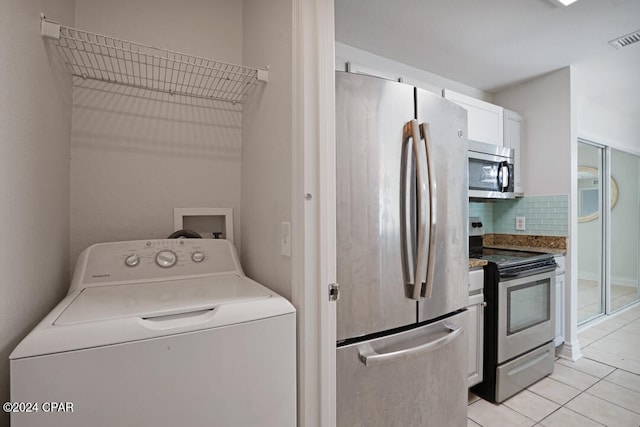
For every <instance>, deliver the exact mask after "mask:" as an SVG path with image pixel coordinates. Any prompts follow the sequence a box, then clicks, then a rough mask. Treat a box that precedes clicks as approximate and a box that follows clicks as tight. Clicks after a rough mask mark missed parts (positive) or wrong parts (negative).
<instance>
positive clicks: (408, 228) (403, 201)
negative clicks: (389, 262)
mask: <svg viewBox="0 0 640 427" xmlns="http://www.w3.org/2000/svg"><path fill="white" fill-rule="evenodd" d="M415 138H416V136H415V129H414V126H413V123H412V122H407V123H406V124H405V126H404V130H403V137H402V169H401V170H402V177H401V181H400V185H401V190H400V227H401V235H402V262H403V264H404V265H403V270H404V273H405V279H406V285H407V297H408V298H412V297H413V287H414V285H415V275H414V273H415V271H416V270H415V254H414V251H413V250H414V247H413V245H414V239H413V232H412V229H413V224H412V218H413V216H412V215H411V214H412V211H411V201H412V197H411V184H412V182H411V177H412V173H411V160H412V159H413V149H412V148H411V147H406V144H407V142H408V141H409V140H410V139H415Z"/></svg>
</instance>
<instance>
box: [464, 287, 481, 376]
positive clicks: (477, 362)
mask: <svg viewBox="0 0 640 427" xmlns="http://www.w3.org/2000/svg"><path fill="white" fill-rule="evenodd" d="M467 310H468V311H467V316H468V317H467V319H468V323H467V334H468V335H467V338H468V342H469V344H468V345H469V359H468V365H467V366H468V368H467V369H468V376H469V377H468V378H469V387H471V386H474V385H476V384H478V383H480V382H482V379H483V369H482V364H483V360H484V358H483V351H484V294H483V293H479V294H475V295H470V296H469V305H468V306H467Z"/></svg>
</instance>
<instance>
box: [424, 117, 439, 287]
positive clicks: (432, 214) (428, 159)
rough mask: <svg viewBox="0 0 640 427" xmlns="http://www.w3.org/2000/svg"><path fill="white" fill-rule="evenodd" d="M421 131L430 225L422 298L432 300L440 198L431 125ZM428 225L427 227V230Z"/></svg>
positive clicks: (425, 126) (426, 125) (426, 124)
mask: <svg viewBox="0 0 640 427" xmlns="http://www.w3.org/2000/svg"><path fill="white" fill-rule="evenodd" d="M420 131H421V134H422V137H423V138H424V148H425V152H424V155H425V164H426V166H427V177H428V182H429V224H428V233H427V235H428V238H427V239H428V251H429V252H428V255H427V277H426V280H425V283H426V284H425V289H424V293H423V294H422V296H423V297H424V298H431V292H432V290H433V278H434V275H435V266H436V262H435V260H436V247H435V246H436V227H437V225H438V221H437V219H438V215H437V206H438V197H437V193H436V178H435V171H434V164H433V156H432V155H431V134H430V133H429V124H428V123H422V124H421V125H420ZM426 227H427V225H425V228H426Z"/></svg>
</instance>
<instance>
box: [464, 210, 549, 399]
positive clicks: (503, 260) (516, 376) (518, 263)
mask: <svg viewBox="0 0 640 427" xmlns="http://www.w3.org/2000/svg"><path fill="white" fill-rule="evenodd" d="M469 229H470V233H469V234H470V237H469V248H470V257H471V258H478V259H485V260H487V261H488V262H489V263H488V265H487V266H486V267H485V279H484V295H485V300H486V303H487V307H486V309H485V329H484V381H483V382H482V383H480V384H478V385H476V386H474V387H473V388H472V391H473V392H474V393H476V394H477V395H479V396H480V397H482V398H484V399H487V400H490V401H492V402H497V403H499V402H502V401H504V400H506V399H507V398H509V397H511V396H513V395H514V394H516V393H518V392H519V391H521V390H523V389H525V388H526V387H528V386H529V385H531V384H533V383H535V382H536V381H538V380H540V379H542V378H544V377H545V376H547V375H549V374H551V373H552V372H553V362H554V358H555V347H554V343H553V337H554V331H555V309H554V308H555V292H554V291H553V290H554V287H555V268H556V263H555V260H554V258H553V255H551V254H546V253H541V252H525V251H513V250H505V249H495V248H486V247H484V246H483V244H482V240H483V234H484V233H483V226H482V221H481V220H480V219H479V218H474V217H472V218H470V219H469Z"/></svg>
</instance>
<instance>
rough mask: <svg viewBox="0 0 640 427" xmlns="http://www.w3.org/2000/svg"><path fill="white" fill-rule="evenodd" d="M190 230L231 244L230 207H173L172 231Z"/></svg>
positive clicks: (231, 212)
mask: <svg viewBox="0 0 640 427" xmlns="http://www.w3.org/2000/svg"><path fill="white" fill-rule="evenodd" d="M178 230H191V231H195V232H196V233H198V234H200V235H201V236H202V237H204V238H207V239H226V240H228V241H229V242H231V244H233V209H232V208H174V209H173V231H178Z"/></svg>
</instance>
